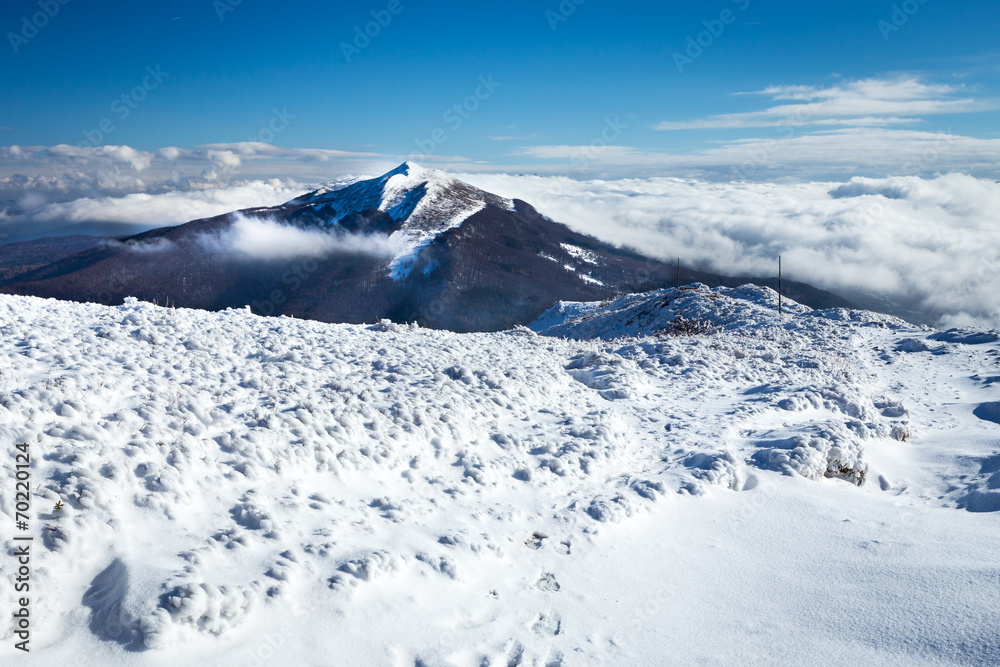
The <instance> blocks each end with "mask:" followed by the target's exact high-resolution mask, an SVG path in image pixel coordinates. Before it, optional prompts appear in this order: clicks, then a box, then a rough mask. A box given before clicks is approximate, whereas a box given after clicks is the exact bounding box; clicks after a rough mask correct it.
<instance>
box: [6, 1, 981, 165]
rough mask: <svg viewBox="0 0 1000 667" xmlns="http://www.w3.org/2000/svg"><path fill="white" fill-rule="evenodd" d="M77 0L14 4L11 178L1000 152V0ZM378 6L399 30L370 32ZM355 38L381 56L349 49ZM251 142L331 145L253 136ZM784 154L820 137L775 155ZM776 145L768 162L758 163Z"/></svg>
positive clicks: (10, 22)
mask: <svg viewBox="0 0 1000 667" xmlns="http://www.w3.org/2000/svg"><path fill="white" fill-rule="evenodd" d="M64 1H65V2H66V4H64V5H63V4H59V0H41V5H40V3H39V0H34V1H29V0H8V1H7V2H5V3H4V5H3V8H2V9H0V28H2V29H3V32H4V35H5V40H4V44H3V45H2V48H0V53H2V55H0V59H2V68H0V91H2V93H0V94H2V99H3V103H2V106H0V128H2V129H0V146H19V147H21V149H22V150H20V151H15V153H13V154H12V153H11V152H10V151H8V152H7V153H6V154H0V158H2V159H3V161H5V163H7V165H8V166H7V168H6V170H5V171H4V172H3V173H11V172H12V170H13V171H17V169H20V170H21V171H22V172H23V171H25V168H21V167H23V163H25V162H29V163H30V161H31V159H29V158H27V157H25V155H26V154H28V153H30V151H27V153H26V150H27V149H26V147H52V146H57V145H60V144H69V145H72V146H76V145H79V144H80V143H81V142H86V143H85V145H86V146H87V147H90V146H95V147H100V146H127V147H129V148H130V149H133V150H135V151H138V152H140V153H143V154H149V155H151V157H150V158H149V159H148V160H146V161H145V162H144V161H142V160H140V161H139V162H136V161H135V160H131V162H130V161H129V159H126V160H124V161H119V162H121V163H122V164H126V163H129V164H131V165H132V166H138V167H139V168H148V166H147V165H146V162H148V163H149V164H152V165H153V166H154V167H155V165H156V163H157V162H158V161H160V160H162V159H163V156H164V154H162V153H157V152H156V151H158V150H160V149H163V148H164V147H179V148H180V149H182V150H181V152H176V151H175V152H173V153H170V154H168V157H170V158H171V160H173V162H174V163H175V164H177V165H182V164H186V163H187V162H190V164H191V165H195V164H196V163H199V162H202V163H206V162H207V163H211V164H212V165H214V167H213V168H217V169H216V171H215V172H214V173H216V175H217V174H218V172H219V170H220V169H221V170H223V171H224V170H225V169H230V168H235V167H234V166H233V165H237V163H239V164H238V165H237V166H238V167H239V168H240V169H242V170H244V171H245V172H246V173H247V174H253V175H276V176H281V175H282V168H284V167H287V168H288V169H289V170H290V173H289V175H292V176H296V177H311V178H319V177H320V176H323V175H327V174H329V175H330V176H331V177H332V176H333V175H335V173H336V172H338V171H357V170H359V169H362V168H366V167H369V166H370V167H371V168H372V169H374V168H376V167H377V168H381V166H383V165H389V164H391V163H395V162H398V161H399V160H400V159H402V158H403V157H408V156H411V157H414V158H416V159H418V161H421V162H437V163H440V164H441V165H442V166H445V167H448V168H452V169H454V168H461V167H462V166H463V165H465V166H466V168H468V169H494V168H495V169H501V168H506V169H512V170H519V171H531V170H538V171H540V172H545V173H570V174H574V173H577V172H579V173H589V174H592V175H598V176H608V175H614V176H628V175H633V174H630V173H629V169H630V167H631V169H632V170H633V171H634V172H635V174H634V175H646V174H649V173H659V172H669V173H677V174H681V175H684V174H692V175H704V174H714V175H715V176H719V175H720V174H721V175H725V174H726V173H727V170H728V172H730V173H732V174H735V175H738V176H750V177H757V176H760V175H761V174H765V175H767V176H768V177H782V176H787V175H791V174H798V173H802V174H806V173H811V172H810V168H813V167H815V163H822V162H823V161H824V160H825V155H826V154H827V153H831V154H836V155H835V157H837V156H839V157H837V159H834V160H833V162H834V163H837V164H840V163H841V162H844V160H845V158H844V156H845V155H846V154H847V153H850V151H851V150H853V147H856V146H860V147H868V148H871V147H873V146H878V147H880V148H885V149H889V148H892V147H896V148H897V149H898V150H904V149H905V150H907V151H910V152H911V153H919V152H920V151H921V150H922V148H921V146H923V145H924V144H925V143H928V142H929V145H938V144H940V143H941V142H940V141H939V140H937V139H935V135H940V134H942V133H946V134H947V135H949V136H955V137H959V138H960V140H956V141H955V142H952V143H950V144H949V145H948V150H949V151H951V152H953V153H955V157H954V160H953V163H948V165H947V166H948V168H957V167H958V166H961V165H962V164H968V169H969V170H970V171H973V172H977V171H982V169H984V168H987V167H985V166H984V165H987V164H988V163H989V162H990V160H991V159H992V157H994V156H993V155H992V153H991V151H993V150H995V144H994V143H993V141H991V140H998V139H1000V135H998V130H997V123H996V121H997V112H996V108H997V105H996V104H995V102H994V98H998V97H1000V95H998V94H997V87H998V86H997V81H998V78H1000V48H998V42H997V39H996V31H997V28H998V26H1000V4H997V3H989V2H983V1H982V0H980V1H969V0H958V1H955V0H949V1H947V2H946V1H944V0H925V1H924V2H920V0H907V2H896V3H893V2H871V1H870V0H869V1H867V2H858V1H846V2H845V1H841V2H836V3H801V2H796V3H792V2H765V1H764V0H716V1H714V2H698V3H691V2H683V3H681V2H655V3H654V2H642V3H612V2H606V1H604V0H585V1H583V2H581V3H580V4H576V2H574V1H573V0H564V1H563V2H561V3H560V1H559V0H551V1H549V2H523V1H508V2H503V3H444V2H434V1H433V0H396V2H389V0H384V1H383V0H377V1H375V2H370V3H369V2H358V3H350V4H347V3H340V4H333V3H318V2H298V3H273V2H263V1H261V0H243V1H242V2H239V0H215V1H214V2H213V0H198V1H196V2H157V3H136V2H101V3H94V2H88V1H86V0H64ZM577 1H579V0H577ZM234 2H238V4H233V3H234ZM45 5H48V6H49V13H50V14H54V15H53V16H51V18H49V17H42V18H44V19H45V20H40V19H35V20H34V22H35V24H41V23H44V25H42V27H40V28H38V29H37V30H35V31H33V30H32V28H31V27H30V26H28V24H26V23H25V20H26V19H27V21H28V22H29V23H30V22H31V21H32V20H33V17H37V16H39V12H41V11H42V8H40V7H43V6H45ZM54 8H57V11H55V10H54ZM372 12H375V13H376V15H378V16H381V18H382V21H383V23H386V25H384V27H383V26H379V27H378V30H377V32H378V34H377V35H376V36H375V37H372V38H371V39H370V43H368V44H367V45H366V44H365V42H364V41H358V42H356V41H355V38H356V36H357V31H358V30H359V29H360V30H364V29H365V27H366V24H369V22H372V21H373V20H375V18H376V17H373V14H372ZM387 19H388V20H387ZM26 26H28V27H26ZM370 32H373V33H374V32H376V31H375V30H374V29H371V30H370ZM689 38H690V39H691V40H695V41H697V40H699V39H700V41H701V46H697V47H695V46H691V44H692V42H690V41H689ZM345 43H346V44H349V45H352V46H354V48H357V47H358V46H361V47H363V48H357V50H356V51H351V52H350V53H349V54H347V55H345V53H344V48H343V45H344V44H345ZM678 54H680V55H681V56H683V57H684V58H686V59H687V60H684V59H681V58H679V56H678ZM149 72H158V73H159V75H158V76H156V77H151V75H150V74H149ZM161 79H162V80H161ZM483 80H487V81H492V82H494V83H493V85H491V86H489V87H488V88H487V87H484V86H483V84H482V83H481V81H483ZM144 83H145V84H146V88H143V84H144ZM497 84H498V85H497ZM137 87H138V88H137ZM765 90H770V93H769V94H763V95H762V94H744V95H740V94H737V93H759V92H760V91H765ZM133 91H135V92H136V93H137V94H135V95H133ZM803 91H805V92H803ZM477 92H478V93H479V97H480V99H475V95H476V94H477ZM123 95H124V96H125V98H124V101H123V98H122V96H123ZM470 96H471V97H470ZM138 98H141V100H140V99H138ZM845 99H847V100H848V101H849V102H851V103H852V104H853V106H850V107H849V108H848V109H847V110H846V111H845V110H844V109H843V108H842V107H843V105H842V104H841V103H842V102H843V101H844V100H845ZM796 100H797V102H796ZM891 101H896V102H898V103H897V104H895V105H889V106H886V104H885V103H886V102H891ZM789 103H804V104H817V103H818V104H819V105H820V106H818V107H815V108H810V109H809V110H807V111H808V113H809V115H808V118H807V119H806V122H803V119H802V118H799V119H798V120H796V121H794V122H793V123H792V125H791V126H788V125H787V124H786V125H781V124H779V125H777V126H776V125H774V124H773V123H772V124H768V123H766V122H764V123H762V122H761V119H762V117H766V116H767V115H768V114H770V115H771V117H772V120H773V119H775V118H778V119H780V118H783V117H786V116H788V114H787V113H786V111H785V107H784V106H783V105H785V104H789ZM456 104H457V105H460V107H459V108H460V111H449V110H451V109H454V106H455V105H456ZM463 104H464V105H465V108H464V109H462V107H461V105H463ZM789 108H791V107H789ZM769 109H770V110H771V111H768V110H769ZM831 110H832V115H829V116H828V115H827V112H828V111H831ZM126 112H127V116H126V115H125V113H126ZM733 114H739V115H737V116H733ZM755 114H756V115H755ZM873 118H874V120H872V119H873ZM102 122H103V123H104V129H111V131H108V132H105V131H101V124H102ZM269 125H270V128H269ZM112 128H113V129H112ZM272 128H278V129H279V131H278V132H276V133H272V132H271V131H270V130H271V129H272ZM95 130H97V132H95ZM435 130H437V131H438V132H437V134H435ZM896 132H903V133H904V134H895V133H896ZM250 139H254V140H263V141H265V142H267V143H269V144H272V145H273V146H275V147H277V148H282V149H290V150H291V149H309V151H311V152H308V153H295V152H282V151H279V150H273V149H268V150H267V151H265V153H266V155H262V154H261V151H257V150H251V149H248V148H246V147H244V149H243V150H242V152H241V150H240V149H238V148H237V147H234V146H232V145H233V144H237V143H240V142H247V141H248V140H250ZM753 141H756V142H757V144H755V146H757V147H756V148H755V149H748V151H749V152H748V151H744V150H743V149H742V145H743V144H742V143H741V142H751V143H752V142H753ZM776 141H795V142H798V144H791V143H789V144H788V149H787V150H786V149H785V148H782V149H781V150H776V149H774V148H773V147H772V148H768V146H770V145H771V144H774V143H775V142H776ZM806 141H808V142H809V146H808V149H809V151H811V152H809V153H808V155H806V153H804V152H803V151H802V148H803V147H802V146H801V145H800V144H801V143H803V142H806ZM969 142H971V143H969ZM604 144H610V148H606V147H605V146H604ZM952 144H956V145H952ZM210 145H212V146H216V148H217V150H216V151H215V153H214V155H215V157H214V158H212V159H209V158H208V157H207V149H205V148H204V147H206V146H210ZM198 147H202V148H200V149H199V148H198ZM588 147H589V148H588ZM761 147H763V148H761ZM904 147H905V148H904ZM595 148H596V149H600V150H592V149H595ZM753 150H756V151H757V152H756V155H757V157H755V158H752V161H754V162H755V163H765V164H763V165H756V166H755V167H754V168H753V169H746V168H740V167H739V165H743V164H744V163H745V162H746V160H745V159H744V153H746V154H748V155H750V154H754V153H753ZM317 151H319V152H317ZM323 151H328V152H326V153H324V152H323ZM761 151H763V152H761ZM220 152H229V153H232V154H234V155H236V156H238V157H236V158H233V159H229V158H227V157H225V156H223V157H219V153H220ZM33 155H35V157H37V155H38V154H37V152H36V153H34V154H33ZM130 155H131V154H130ZM240 156H241V157H240ZM969 156H972V157H969ZM32 159H33V158H32ZM144 159H145V158H144ZM213 160H214V162H213ZM838 160H839V161H840V162H838ZM963 160H967V162H966V163H963V162H962V161H963ZM185 161H187V162H185ZM862 161H863V160H862ZM317 162H320V163H321V164H320V165H319V167H317V168H312V167H308V165H309V164H311V165H313V166H315V165H316V163H317ZM848 162H849V161H848ZM911 162H912V159H911ZM15 163H17V164H19V165H21V166H19V167H15V166H12V165H14V164H15ZM251 163H253V165H254V166H253V168H249V165H250V164H251ZM265 163H266V166H265ZM290 163H294V167H292V166H289V164H290ZM803 163H808V164H805V165H804V164H803ZM303 164H307V167H303V166H302V165H303ZM902 164H903V158H902V157H901V158H900V159H899V160H896V161H895V162H891V163H887V164H885V165H882V164H881V163H879V164H878V165H876V168H878V169H884V170H885V171H887V172H889V171H891V170H892V169H893V168H901V165H902ZM733 165H737V166H736V167H733ZM202 166H204V165H202ZM855 166H859V165H853V164H844V165H842V167H843V169H844V170H849V169H851V168H853V167H855ZM757 167H762V168H757ZM838 168H839V167H838ZM368 170H369V171H371V169H368ZM182 171H183V170H182ZM18 173H20V172H18ZM204 173H206V174H207V175H209V176H211V175H212V173H213V172H212V169H208V170H205V172H204ZM845 173H846V171H845Z"/></svg>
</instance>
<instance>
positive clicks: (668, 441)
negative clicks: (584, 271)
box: [0, 286, 1000, 667]
mask: <svg viewBox="0 0 1000 667" xmlns="http://www.w3.org/2000/svg"><path fill="white" fill-rule="evenodd" d="M775 297H776V295H774V293H773V292H771V291H770V290H766V289H761V288H755V287H752V286H745V287H742V288H738V289H735V290H727V289H724V288H719V289H715V290H709V289H707V288H704V287H703V286H691V287H690V288H689V289H684V290H681V291H680V292H677V291H675V290H662V291H660V292H653V293H649V294H646V295H630V296H627V297H622V298H621V299H618V300H616V301H613V302H611V303H608V304H603V305H602V304H560V305H559V306H556V307H555V308H554V309H553V310H552V311H550V312H549V313H547V314H546V315H544V316H543V317H542V318H541V319H540V320H539V322H538V323H536V324H534V325H532V328H533V329H535V330H536V331H540V332H544V333H546V334H550V333H551V334H558V335H560V336H565V337H567V338H556V337H552V336H549V335H536V334H535V333H534V332H532V331H531V330H528V329H525V328H519V329H516V330H513V331H511V332H504V333H498V334H453V333H449V332H440V331H429V330H424V329H420V328H417V327H413V326H407V325H397V324H392V323H387V322H383V323H380V324H378V325H375V326H371V327H364V326H351V325H326V324H320V323H315V322H307V321H300V320H294V319H288V318H276V319H269V318H259V317H255V316H252V315H249V314H248V313H246V312H244V311H226V312H224V313H205V312H199V311H189V310H168V309H164V308H158V307H155V306H152V305H150V304H145V303H140V302H136V301H135V300H129V301H127V302H126V304H124V305H123V306H120V307H117V308H107V307H103V306H94V305H81V304H70V303H59V302H55V301H46V300H40V299H33V298H21V297H2V298H0V336H2V338H0V441H3V442H4V443H5V444H7V445H8V449H9V447H10V446H11V445H12V444H13V443H15V442H28V443H30V445H31V448H32V456H33V460H34V464H35V467H34V469H33V471H32V474H33V480H34V483H35V484H36V485H38V489H37V491H36V494H35V505H36V508H38V509H37V511H38V515H37V519H36V521H35V525H36V526H37V529H38V532H37V535H38V540H39V543H38V546H39V547H40V549H39V551H38V552H37V553H36V555H35V561H34V568H35V569H34V572H33V580H32V581H33V585H34V586H35V587H36V589H37V591H38V593H37V599H36V600H35V602H34V607H33V609H34V612H35V613H36V619H35V628H36V636H35V641H36V642H37V643H36V644H35V652H34V653H33V655H32V659H34V660H36V661H37V664H53V663H55V662H59V663H60V664H62V663H65V664H87V665H90V664H94V665H98V664H101V665H105V664H116V663H121V664H157V665H159V664H178V663H179V662H184V661H197V662H200V663H201V664H233V665H244V664H247V665H251V664H256V665H261V664H296V665H299V664H316V665H326V664H357V665H362V664H393V665H407V666H409V665H425V666H426V667H431V666H432V665H433V666H436V665H466V664H473V665H479V664H490V665H494V664H503V665H508V664H515V665H516V664H523V665H535V664H537V665H563V664H565V665H576V664H640V663H641V664H689V663H690V662H691V661H692V660H693V658H694V657H695V656H701V657H702V658H703V659H704V661H705V662H706V664H726V663H727V661H728V662H731V661H733V660H736V659H742V660H747V659H748V658H753V656H754V655H757V658H761V656H763V655H764V654H763V653H761V654H748V653H746V651H747V650H749V649H748V648H744V649H741V648H740V647H741V646H743V647H758V649H759V650H760V651H772V652H773V653H772V656H774V657H775V660H774V662H783V663H785V664H794V662H795V661H796V660H799V659H802V658H803V657H805V656H808V655H810V654H811V655H813V656H815V655H816V654H817V653H816V651H820V652H821V654H822V655H827V656H829V657H830V662H831V664H852V661H853V660H855V659H858V658H864V659H865V660H866V661H869V662H872V663H873V664H899V663H900V662H908V663H909V664H991V662H992V661H995V659H996V658H997V657H998V656H1000V646H998V644H997V642H996V640H995V636H994V639H993V640H990V639H989V637H990V636H991V635H990V634H989V633H990V632H991V631H990V630H989V628H990V627H991V624H990V621H989V620H988V619H989V618H995V616H996V612H997V610H998V609H1000V599H998V596H1000V594H998V593H997V590H998V588H997V587H996V586H993V588H992V589H990V588H989V585H990V584H991V582H992V583H993V584H995V581H996V577H997V572H998V570H997V567H996V565H995V559H994V560H993V561H992V563H993V564H992V565H990V563H991V560H990V558H991V556H990V553H991V551H990V550H991V548H994V547H995V543H996V542H995V538H996V537H997V535H998V529H997V527H996V525H995V516H996V515H995V514H993V512H996V511H997V510H1000V503H998V502H997V500H996V497H997V496H1000V492H998V487H1000V483H997V482H996V479H997V478H998V472H1000V464H998V463H997V461H1000V447H998V443H1000V438H998V437H997V430H996V428H997V427H996V424H995V423H994V422H993V421H990V420H989V418H988V415H989V414H992V413H990V412H989V410H990V407H989V405H990V403H991V402H990V401H989V400H988V399H989V398H990V397H991V396H992V397H993V398H994V400H995V396H996V393H995V391H996V386H997V385H996V384H995V383H994V382H993V379H995V378H996V377H1000V368H998V364H1000V360H998V356H1000V353H998V350H1000V346H998V345H997V343H996V341H995V340H988V338H989V334H988V332H946V334H945V335H943V336H942V335H938V334H935V333H934V332H931V331H930V330H926V329H920V328H915V327H912V326H909V325H907V324H905V323H903V322H901V321H899V320H896V319H894V318H888V317H884V316H880V315H875V314H871V313H858V312H848V311H823V312H812V311H809V309H807V308H804V307H802V306H799V305H798V304H795V303H794V302H792V303H787V302H786V303H787V308H788V312H789V313H790V314H789V315H786V316H785V317H784V318H779V317H778V316H777V314H776V312H775V307H776V302H775ZM692 323H696V325H692ZM692 331H695V332H696V333H694V335H688V334H689V333H690V332H692ZM698 332H700V333H698ZM977 335H978V336H979V337H980V338H976V339H975V340H977V341H979V342H969V341H968V338H969V337H970V336H972V337H973V338H975V336H977ZM963 336H964V337H965V339H962V337H963ZM983 336H985V338H983ZM578 337H579V338H581V340H577V339H576V338H578ZM906 340H916V341H919V342H921V345H920V346H909V345H904V344H902V343H904V342H905V341H906ZM911 347H912V348H913V351H910V348H911ZM921 347H923V348H926V349H925V350H924V351H920V350H919V349H918V348H921ZM983 406H986V407H983ZM977 411H978V412H980V413H982V414H986V415H987V417H986V418H983V417H981V416H977V414H975V413H976V412H977ZM12 474H13V469H12V466H11V465H9V464H8V462H5V466H4V476H5V477H6V478H7V481H6V482H4V483H5V484H6V485H7V486H5V487H4V494H3V496H0V498H2V499H0V514H3V515H4V516H3V517H2V520H3V522H4V525H11V522H12V520H13V519H12V517H13V509H12V505H11V502H10V499H9V496H8V495H7V493H6V491H7V488H8V487H9V488H13V487H12V481H11V479H10V478H11V477H12ZM57 501H61V502H62V503H63V507H62V509H59V510H55V509H53V508H54V506H55V504H56V502H57ZM963 510H969V511H963ZM842 515H846V516H847V517H848V518H849V519H850V521H848V522H846V523H845V522H844V516H842ZM956 517H960V518H956ZM990 519H993V520H992V521H990ZM852 522H853V523H852ZM877 525H881V526H882V528H881V529H879V530H881V531H882V532H881V533H879V532H878V530H876V526H877ZM764 536H766V538H765V537H764ZM918 538H919V539H918ZM956 538H957V539H958V541H957V542H956V541H955V540H956ZM991 538H992V541H991ZM762 540H763V541H762ZM879 540H881V541H879ZM873 541H875V542H879V543H880V544H884V543H886V542H888V543H889V544H890V545H891V548H890V549H888V550H885V548H883V547H878V546H873ZM991 544H992V545H993V547H990V545H991ZM10 545H11V543H10V542H9V541H8V542H7V547H8V548H10ZM858 545H861V546H858ZM878 549H882V551H879V553H880V554H881V560H872V559H871V558H870V556H869V554H870V553H872V551H873V550H878ZM719 550H722V551H725V552H726V553H728V554H730V556H729V557H728V558H723V557H721V556H720V555H719V553H720V551H719ZM946 555H947V556H948V557H947V558H946ZM720 558H721V559H720ZM742 562H746V563H747V564H746V566H745V567H740V566H739V565H738V563H742ZM9 568H10V560H9V559H7V560H4V561H0V576H2V577H4V578H7V577H9V572H8V569H9ZM775 568H778V569H777V570H775ZM865 581H867V582H869V583H868V586H869V587H874V589H876V590H878V591H879V594H877V595H875V596H874V598H876V599H875V601H869V602H866V603H865V604H863V605H861V607H860V608H858V609H854V608H853V607H851V600H852V599H855V598H852V597H851V596H858V597H859V598H864V596H865V595H866V590H869V589H866V586H865V585H864V584H863V582H865ZM775 582H778V583H780V585H777V584H775ZM920 582H922V583H920ZM918 584H920V585H918ZM823 586H827V588H823ZM972 590H976V591H978V593H977V594H975V595H974V594H973V593H972V592H971V591H972ZM723 591H727V592H726V593H723ZM990 591H992V592H990ZM12 595H13V593H12V592H11V591H10V589H9V588H6V587H5V588H3V589H0V596H2V599H0V605H2V606H3V608H8V607H9V606H10V604H11V597H12ZM723 595H725V596H727V597H725V599H723V598H722V597H719V596H723ZM823 596H825V598H824V600H823V601H820V598H822V597H823ZM932 600H937V601H938V603H939V605H940V610H939V611H940V613H937V614H935V613H932V611H931V610H930V607H929V605H930V602H931V601H932ZM917 603H919V604H920V605H927V608H926V609H924V608H923V607H921V609H922V611H920V612H919V613H917V612H916V611H913V612H912V613H910V612H908V611H907V610H908V609H909V606H908V605H911V604H917ZM760 605H763V607H761V609H764V610H765V611H760V612H759V613H757V612H754V610H755V609H758V607H759V606H760ZM853 615H860V616H859V618H861V619H863V620H864V622H866V623H869V624H874V623H879V624H881V625H880V626H879V627H881V631H880V632H875V631H873V630H870V629H868V628H859V627H858V623H859V621H858V620H857V618H855V617H854V616H853ZM977 619H978V620H977ZM723 627H724V628H725V629H726V631H725V632H721V628H723ZM720 633H721V634H720ZM885 636H889V637H891V641H890V640H886V639H885ZM665 638H669V639H670V642H669V643H665ZM8 639H9V635H8ZM991 641H992V643H991ZM10 643H11V642H9V641H5V643H4V644H3V645H2V646H0V656H7V655H8V654H9V653H10V651H11V649H10ZM678 651H679V652H678ZM5 659H6V658H5ZM637 660H638V661H639V662H636V661H637ZM747 661H748V662H750V663H751V664H754V659H750V660H747ZM757 662H759V663H760V664H768V663H769V662H771V661H769V660H765V659H763V658H761V659H759V660H757Z"/></svg>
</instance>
